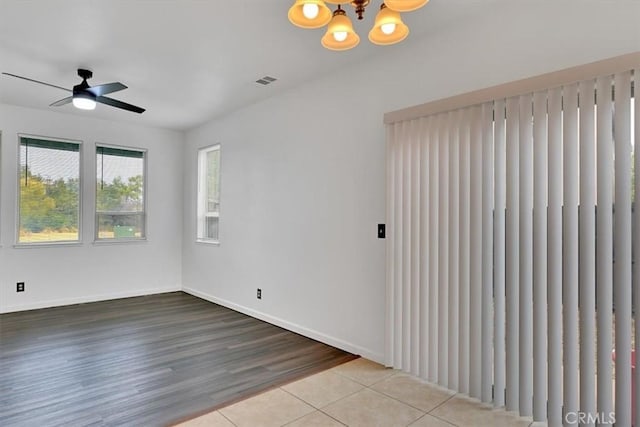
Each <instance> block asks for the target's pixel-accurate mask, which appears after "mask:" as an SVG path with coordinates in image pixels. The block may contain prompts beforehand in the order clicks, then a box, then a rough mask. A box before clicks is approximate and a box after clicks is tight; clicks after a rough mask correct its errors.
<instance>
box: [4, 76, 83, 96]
mask: <svg viewBox="0 0 640 427" xmlns="http://www.w3.org/2000/svg"><path fill="white" fill-rule="evenodd" d="M2 74H4V75H5V76H11V77H16V78H18V79H22V80H27V81H29V82H34V83H39V84H41V85H45V86H51V87H55V88H56V89H62V90H65V91H67V92H71V89H67V88H65V87H62V86H56V85H52V84H50V83H45V82H41V81H39V80H34V79H30V78H28V77H22V76H18V75H16V74H11V73H2Z"/></svg>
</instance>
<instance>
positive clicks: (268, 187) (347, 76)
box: [183, 0, 640, 361]
mask: <svg viewBox="0 0 640 427" xmlns="http://www.w3.org/2000/svg"><path fill="white" fill-rule="evenodd" d="M512 3H513V4H512V5H509V6H506V7H502V8H500V9H496V10H495V11H494V15H493V16H492V17H490V18H480V17H471V18H469V19H468V20H467V21H460V22H457V23H456V24H455V25H454V26H451V27H450V28H442V27H440V28H439V29H438V33H437V34H432V35H428V36H427V37H425V38H423V39H422V40H412V41H408V42H405V43H404V44H403V45H398V46H394V47H391V48H380V52H381V53H382V54H381V55H380V56H377V57H374V58H372V59H370V60H369V61H367V62H366V63H361V64H359V65H357V66H354V67H351V68H349V69H344V70H341V71H340V72H339V73H336V74H331V75H327V76H326V77H324V78H322V79H320V80H317V81H313V82H310V83H308V84H306V85H305V86H303V87H299V88H297V89H294V90H291V91H289V92H287V93H285V94H284V95H281V96H278V97H275V98H271V99H269V100H267V101H264V102H262V103H259V104H256V105H253V106H250V107H248V108H245V109H243V110H241V111H238V112H235V113H232V114H230V115H228V116H226V117H224V118H221V119H218V120H214V121H211V122H210V123H208V124H206V125H204V126H201V127H200V128H198V129H195V130H193V131H191V132H189V133H188V135H187V150H186V153H185V157H184V161H185V164H184V169H185V216H184V220H185V224H184V227H185V229H184V233H185V234H184V240H183V246H184V251H183V286H184V288H185V289H186V290H187V291H189V292H192V293H194V294H196V295H200V296H203V297H205V298H208V299H210V300H213V301H217V302H221V303H223V304H226V305H228V306H230V307H233V308H236V309H238V310H240V311H244V312H246V313H250V314H252V315H254V316H257V317H261V318H264V319H267V320H270V321H272V322H274V323H277V324H281V325H284V326H286V327H289V328H291V329H294V330H297V331H299V332H302V333H304V334H306V335H309V336H312V337H315V338H319V339H321V340H323V341H325V342H328V343H330V344H335V345H338V346H340V347H342V348H344V349H347V350H350V351H353V352H356V353H359V354H362V355H364V356H367V357H370V358H373V359H375V360H378V361H382V360H383V353H384V329H385V324H384V300H385V255H384V254H385V242H384V241H381V240H378V239H376V223H378V222H384V219H385V187H384V185H385V184H384V183H385V142H384V141H385V131H384V126H383V124H382V118H383V114H384V113H385V112H388V111H392V110H395V109H399V108H404V107H408V106H411V105H415V104H420V103H424V102H428V101H431V100H434V99H439V98H443V97H447V96H451V95H455V94H458V93H464V92H468V91H471V90H475V89H480V88H483V87H488V86H492V85H495V84H499V83H504V82H507V81H512V80H517V79H521V78H524V77H528V76H533V75H538V74H542V73H545V72H550V71H554V70H558V69H562V68H567V67H570V66H574V65H579V64H583V63H588V62H592V61H595V60H598V59H604V58H607V57H611V56H616V55H620V54H623V53H628V52H632V51H637V50H640V29H639V27H638V26H637V23H636V21H637V17H638V16H640V8H639V4H640V3H639V2H634V1H627V0H622V1H615V2H614V1H590V2H577V1H558V2H556V1H553V2H551V1H540V2H528V3H525V2H522V1H517V2H516V1H514V2H512ZM578 5H584V6H585V7H584V8H582V9H581V10H578V9H576V6H578ZM366 42H367V41H366V40H363V43H366ZM309 48H310V49H313V48H316V46H310V47H309ZM342 54H346V55H348V53H342ZM218 142H219V143H221V144H222V151H221V153H222V160H221V161H222V164H221V168H222V183H221V203H222V205H221V221H220V224H221V225H220V226H221V230H220V239H221V245H220V246H219V247H216V246H207V245H203V244H196V243H195V242H194V240H195V229H196V228H195V221H194V218H195V204H196V202H195V188H196V183H195V179H196V152H197V148H198V147H203V146H206V145H210V144H213V143H218ZM258 287H259V288H262V290H263V299H262V300H260V301H259V300H257V299H256V295H255V294H256V288H258Z"/></svg>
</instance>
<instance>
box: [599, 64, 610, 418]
mask: <svg viewBox="0 0 640 427" xmlns="http://www.w3.org/2000/svg"><path fill="white" fill-rule="evenodd" d="M611 83H612V78H611V76H608V77H601V78H599V79H598V81H597V101H598V118H597V168H596V171H597V180H598V185H597V190H598V194H597V199H598V200H597V202H598V211H597V215H596V235H597V236H598V240H597V241H596V245H597V247H596V255H597V256H596V263H597V264H596V283H597V287H596V293H597V295H596V300H597V301H598V307H597V320H598V349H597V360H598V362H597V363H598V367H597V368H598V370H597V372H598V390H597V391H598V397H597V399H598V402H597V403H598V411H600V412H603V413H606V414H609V413H611V412H612V411H613V394H612V381H613V376H612V373H613V369H612V366H611V350H613V342H612V333H611V331H612V327H613V324H612V310H613V134H612V131H613V127H612V126H613V122H612V119H613V117H612V114H613V109H612V99H611Z"/></svg>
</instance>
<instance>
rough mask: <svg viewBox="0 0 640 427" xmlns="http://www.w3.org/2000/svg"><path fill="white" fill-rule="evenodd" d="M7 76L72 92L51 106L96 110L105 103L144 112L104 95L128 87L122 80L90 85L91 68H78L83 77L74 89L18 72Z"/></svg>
mask: <svg viewBox="0 0 640 427" xmlns="http://www.w3.org/2000/svg"><path fill="white" fill-rule="evenodd" d="M2 74H3V75H5V76H9V77H16V78H18V79H22V80H27V81H30V82H33V83H38V84H41V85H45V86H50V87H54V88H56V89H61V90H64V91H67V92H71V94H72V95H71V96H68V97H66V98H62V99H61V100H59V101H56V102H54V103H53V104H51V105H50V107H60V106H62V105H67V104H73V106H74V107H76V108H78V109H80V110H94V109H95V108H96V104H97V103H100V104H105V105H109V106H111V107H115V108H120V109H122V110H126V111H131V112H133V113H138V114H142V113H144V111H145V109H144V108H141V107H138V106H136V105H131V104H127V103H126V102H122V101H118V100H117V99H113V98H108V97H106V96H104V95H106V94H108V93H113V92H118V91H120V90H124V89H127V86H125V85H123V84H122V83H120V82H114V83H106V84H102V85H98V86H90V85H89V83H87V80H88V79H90V78H91V77H93V72H91V70H86V69H83V68H79V69H78V76H79V77H81V78H82V83H80V84H78V85H75V86H74V87H73V89H67V88H64V87H61V86H56V85H52V84H50V83H45V82H41V81H39V80H34V79H31V78H28V77H23V76H19V75H17V74H11V73H2Z"/></svg>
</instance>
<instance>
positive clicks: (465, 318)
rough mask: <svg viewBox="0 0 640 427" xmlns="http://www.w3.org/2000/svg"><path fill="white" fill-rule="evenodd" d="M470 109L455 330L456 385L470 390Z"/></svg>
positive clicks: (464, 132)
mask: <svg viewBox="0 0 640 427" xmlns="http://www.w3.org/2000/svg"><path fill="white" fill-rule="evenodd" d="M470 124H471V110H470V109H469V108H467V109H465V110H463V111H462V122H461V126H460V212H459V215H460V248H459V249H460V256H459V257H458V264H459V268H460V274H459V276H458V285H459V290H458V299H459V300H460V308H459V310H458V315H459V322H458V325H459V327H460V329H459V331H458V338H459V340H458V350H459V352H460V355H459V358H458V388H459V389H460V392H462V393H468V392H469V218H470V210H469V200H470V185H471V182H470V164H469V161H470V159H469V156H470V150H469V137H470Z"/></svg>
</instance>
